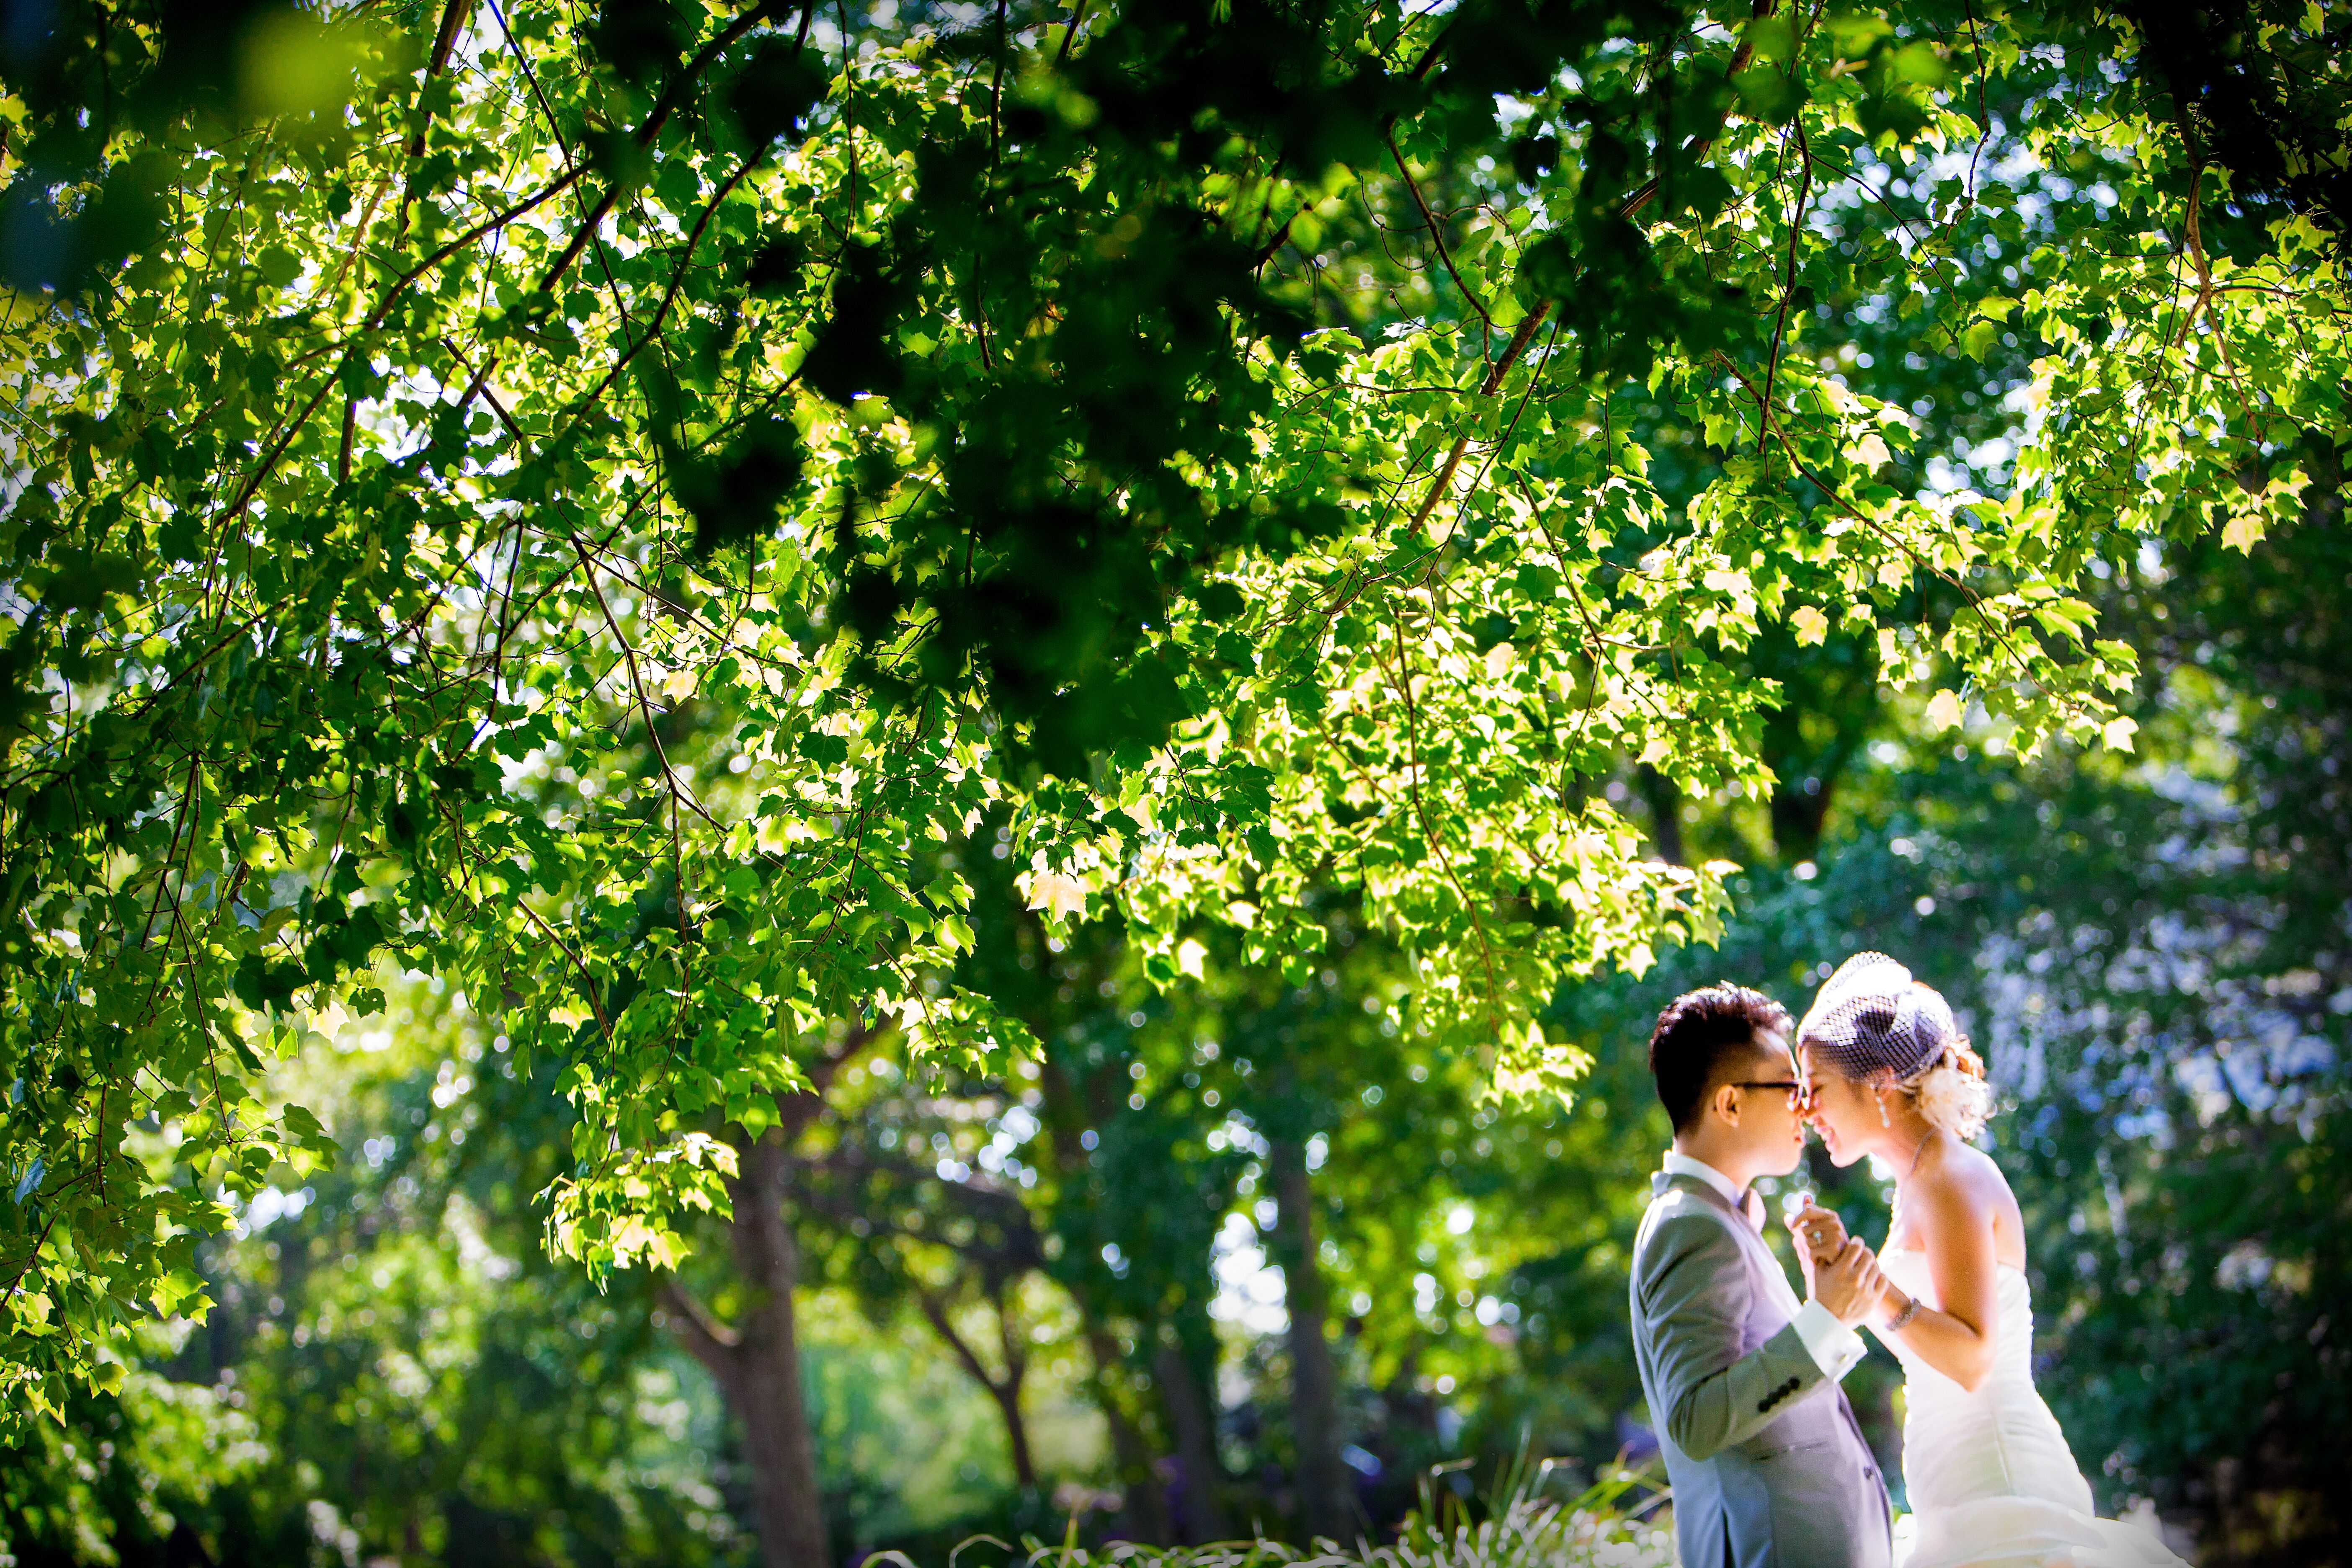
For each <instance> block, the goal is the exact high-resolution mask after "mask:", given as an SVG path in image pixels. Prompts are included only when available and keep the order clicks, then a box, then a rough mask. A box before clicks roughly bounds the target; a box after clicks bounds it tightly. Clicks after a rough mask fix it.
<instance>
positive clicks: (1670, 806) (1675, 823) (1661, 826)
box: [1633, 763, 1690, 866]
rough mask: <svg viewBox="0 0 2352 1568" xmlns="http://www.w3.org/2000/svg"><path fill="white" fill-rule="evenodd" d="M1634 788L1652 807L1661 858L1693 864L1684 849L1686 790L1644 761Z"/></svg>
mask: <svg viewBox="0 0 2352 1568" xmlns="http://www.w3.org/2000/svg"><path fill="white" fill-rule="evenodd" d="M1633 787H1634V788H1635V789H1636V790H1638V791H1640V792H1641V795H1642V804H1643V805H1645V806H1647V807H1649V810H1650V842H1651V844H1652V845H1653V846H1654V847H1656V849H1657V851H1658V858H1659V859H1661V860H1671V861H1673V862H1674V863H1675V865H1677V866H1687V865H1689V864H1690V861H1689V858H1687V856H1686V854H1685V850H1684V849H1683V792H1682V791H1681V790H1679V789H1676V788H1675V781H1674V780H1672V779H1670V778H1668V777H1666V775H1665V774H1664V773H1660V772H1659V771H1658V770H1657V769H1655V768H1654V767H1652V766H1650V765H1649V764H1648V763H1643V764H1641V765H1640V766H1639V767H1637V768H1635V769H1634V770H1633Z"/></svg>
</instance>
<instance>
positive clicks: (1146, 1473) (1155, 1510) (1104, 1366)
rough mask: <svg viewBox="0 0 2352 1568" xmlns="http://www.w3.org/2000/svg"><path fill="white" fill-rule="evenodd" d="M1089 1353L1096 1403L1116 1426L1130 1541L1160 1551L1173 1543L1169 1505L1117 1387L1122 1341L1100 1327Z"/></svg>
mask: <svg viewBox="0 0 2352 1568" xmlns="http://www.w3.org/2000/svg"><path fill="white" fill-rule="evenodd" d="M1087 1351H1088V1352H1090V1353H1091V1354H1092V1355H1093V1357H1094V1363H1095V1404H1096V1405H1099V1406H1100V1407H1101V1409H1102V1413H1103V1420H1104V1422H1105V1423H1106V1424H1107V1425H1108V1426H1109V1427H1110V1452H1111V1458H1112V1459H1113V1460H1114V1461H1115V1462H1116V1463H1117V1464H1118V1479H1119V1491H1120V1493H1121V1495H1122V1496H1123V1497H1124V1498H1125V1499H1126V1507H1125V1510H1124V1511H1125V1513H1126V1525H1125V1528H1126V1531H1127V1533H1128V1535H1129V1538H1131V1539H1133V1540H1136V1541H1140V1542H1147V1543H1149V1544H1150V1545H1154V1546H1164V1545H1166V1544H1167V1542H1168V1500H1167V1498H1166V1496H1165V1495H1163V1494H1162V1492H1161V1490H1160V1477H1159V1475H1158V1474H1157V1473H1156V1472H1155V1471H1154V1469H1153V1468H1152V1464H1151V1450H1150V1447H1147V1446H1146V1445H1145V1443H1144V1441H1143V1433H1142V1432H1141V1431H1140V1430H1139V1429H1138V1428H1137V1426H1136V1425H1135V1423H1134V1421H1132V1420H1131V1419H1129V1415H1128V1413H1127V1406H1126V1404H1125V1403H1124V1402H1123V1401H1122V1400H1121V1399H1120V1397H1119V1391H1118V1388H1117V1387H1116V1386H1114V1384H1113V1375H1114V1373H1113V1369H1114V1368H1116V1367H1117V1366H1118V1363H1119V1362H1120V1361H1121V1360H1122V1359H1123V1358H1122V1357H1121V1356H1120V1354H1119V1350H1118V1341H1116V1340H1114V1339H1112V1338H1111V1336H1110V1335H1109V1334H1108V1333H1106V1332H1105V1331H1102V1330H1101V1329H1098V1328H1094V1327H1091V1326H1089V1327H1088V1328H1087Z"/></svg>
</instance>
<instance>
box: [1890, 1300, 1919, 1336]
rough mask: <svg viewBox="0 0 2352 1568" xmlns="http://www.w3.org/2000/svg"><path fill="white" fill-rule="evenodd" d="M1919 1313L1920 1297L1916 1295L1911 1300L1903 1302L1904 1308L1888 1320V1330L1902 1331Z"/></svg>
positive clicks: (1892, 1332) (1893, 1331) (1892, 1331)
mask: <svg viewBox="0 0 2352 1568" xmlns="http://www.w3.org/2000/svg"><path fill="white" fill-rule="evenodd" d="M1918 1315H1919V1298H1918V1297H1916V1296H1914V1297H1912V1298H1911V1299H1910V1300H1907V1301H1906V1302H1904V1303H1903V1310H1901V1311H1899V1312H1897V1313H1895V1315H1894V1316H1893V1317H1891V1318H1889V1319H1887V1320H1886V1331H1887V1332H1888V1333H1890V1334H1899V1333H1901V1332H1902V1331H1904V1329H1905V1328H1906V1326H1908V1325H1909V1323H1910V1321H1911V1320H1912V1319H1914V1318H1916V1317H1917V1316H1918Z"/></svg>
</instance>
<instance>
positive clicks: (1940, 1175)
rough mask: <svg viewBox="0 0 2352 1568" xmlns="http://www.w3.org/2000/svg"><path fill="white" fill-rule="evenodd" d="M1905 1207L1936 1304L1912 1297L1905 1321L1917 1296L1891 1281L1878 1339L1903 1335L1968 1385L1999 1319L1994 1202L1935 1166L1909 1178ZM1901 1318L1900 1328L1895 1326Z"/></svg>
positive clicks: (1986, 1356) (1988, 1361)
mask: <svg viewBox="0 0 2352 1568" xmlns="http://www.w3.org/2000/svg"><path fill="white" fill-rule="evenodd" d="M1903 1206H1904V1209H1905V1211H1906V1213H1907V1214H1909V1215H1911V1216H1912V1228H1913V1229H1914V1230H1915V1231H1916V1233H1917V1235H1918V1237H1919V1244H1920V1247H1921V1248H1922V1249H1923V1250H1924V1251H1925V1252H1926V1253H1927V1272H1928V1276H1929V1278H1930V1279H1933V1280H1934V1282H1935V1287H1936V1293H1935V1297H1934V1300H1935V1301H1936V1302H1937V1305H1936V1306H1930V1305H1928V1303H1927V1302H1926V1301H1920V1302H1917V1303H1916V1310H1911V1311H1910V1314H1909V1319H1908V1321H1905V1313H1906V1310H1910V1309H1911V1308H1912V1307H1913V1306H1914V1303H1913V1302H1912V1300H1911V1299H1910V1298H1909V1297H1907V1296H1906V1295H1904V1294H1903V1293H1902V1291H1900V1290H1899V1289H1892V1288H1890V1289H1888V1290H1887V1292H1886V1297H1885V1301H1884V1303H1883V1304H1882V1306H1881V1308H1880V1313H1881V1316H1880V1318H1879V1321H1877V1322H1876V1323H1874V1324H1873V1325H1872V1326H1873V1327H1874V1329H1876V1330H1877V1331H1878V1333H1879V1335H1880V1337H1881V1338H1885V1339H1899V1340H1901V1341H1902V1342H1903V1344H1904V1347H1905V1348H1906V1349H1907V1350H1909V1351H1910V1352H1912V1353H1913V1354H1915V1355H1916V1356H1917V1357H1918V1358H1919V1359H1920V1360H1922V1361H1924V1362H1926V1363H1927V1364H1928V1365H1929V1366H1932V1367H1934V1368H1935V1369H1936V1370H1937V1372H1940V1373H1943V1374H1944V1375H1945V1376H1946V1377H1948V1378H1950V1379H1951V1380H1952V1381H1953V1382H1954V1383H1957V1384H1959V1385H1960V1386H1961V1387H1962V1388H1966V1389H1970V1390H1973V1389H1974V1388H1975V1387H1976V1386H1977V1384H1979V1383H1982V1382H1983V1381H1984V1379H1985V1374H1986V1373H1989V1372H1990V1371H1991V1370H1992V1360H1993V1351H1994V1349H1995V1343H1994V1335H1995V1334H1996V1332H1997V1331H1998V1329H1999V1323H2000V1318H1999V1311H1998V1298H1997V1295H1996V1291H1997V1289H1998V1287H1999V1284H2000V1261H1999V1259H1998V1258H1997V1257H1996V1256H1995V1254H1994V1249H1993V1231H1992V1223H1993V1206H1992V1204H1991V1203H1990V1200H1989V1199H1987V1198H1986V1197H1984V1196H1983V1195H1981V1194H1978V1193H1976V1192H1974V1191H1973V1190H1971V1187H1970V1184H1969V1183H1968V1182H1966V1181H1965V1180H1963V1179H1960V1178H1959V1177H1958V1175H1957V1174H1956V1173H1951V1172H1946V1171H1937V1172H1934V1173H1927V1172H1922V1173H1920V1175H1919V1177H1918V1178H1917V1179H1916V1181H1915V1182H1913V1183H1911V1184H1908V1185H1906V1189H1905V1191H1904V1194H1903ZM1898 1322H1899V1323H1901V1324H1902V1327H1901V1328H1899V1329H1898V1328H1895V1327H1894V1326H1893V1325H1894V1324H1895V1323H1898Z"/></svg>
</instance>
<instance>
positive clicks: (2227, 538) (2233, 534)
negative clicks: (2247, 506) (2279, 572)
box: [2221, 511, 2270, 555]
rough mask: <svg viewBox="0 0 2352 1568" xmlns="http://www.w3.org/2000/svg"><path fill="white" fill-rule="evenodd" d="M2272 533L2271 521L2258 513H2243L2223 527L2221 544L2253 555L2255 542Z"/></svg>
mask: <svg viewBox="0 0 2352 1568" xmlns="http://www.w3.org/2000/svg"><path fill="white" fill-rule="evenodd" d="M2268 531H2270V520H2269V519H2268V518H2266V517H2264V516H2263V514H2262V513H2261V512H2258V511H2242V512H2239V513H2238V514H2237V515H2235V516H2234V517H2232V518H2231V519H2230V521H2228V522H2226V523H2223V524H2222V525H2221V542H2222V543H2224V544H2226V545H2228V546H2229V547H2230V548H2231V549H2232V550H2235V551H2239V552H2242V553H2244V554H2249V555H2251V554H2252V553H2253V549H2254V544H2255V542H2257V541H2258V540H2260V539H2261V538H2262V537H2263V534H2264V533H2266V532H2268Z"/></svg>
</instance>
